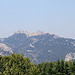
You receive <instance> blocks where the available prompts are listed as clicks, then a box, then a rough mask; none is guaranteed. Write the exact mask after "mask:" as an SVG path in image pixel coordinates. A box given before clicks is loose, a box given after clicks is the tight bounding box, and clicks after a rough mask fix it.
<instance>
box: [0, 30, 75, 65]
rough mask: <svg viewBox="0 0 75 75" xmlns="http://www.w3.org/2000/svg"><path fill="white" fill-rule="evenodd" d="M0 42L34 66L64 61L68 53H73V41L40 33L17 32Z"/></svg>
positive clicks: (74, 43) (74, 42)
mask: <svg viewBox="0 0 75 75" xmlns="http://www.w3.org/2000/svg"><path fill="white" fill-rule="evenodd" d="M0 42H1V43H4V44H6V45H7V46H8V47H10V48H12V51H13V52H15V53H21V54H24V55H25V56H28V57H29V58H30V59H31V61H32V62H34V63H35V64H38V63H42V62H47V61H56V60H57V59H58V58H59V59H62V58H64V59H65V56H66V55H67V54H68V53H70V52H72V53H74V52H75V40H74V39H69V38H62V37H58V36H57V35H54V34H50V33H44V32H40V31H39V32H35V33H29V32H26V31H25V32H24V31H18V32H16V33H15V34H13V35H12V36H10V37H8V38H4V39H1V40H0Z"/></svg>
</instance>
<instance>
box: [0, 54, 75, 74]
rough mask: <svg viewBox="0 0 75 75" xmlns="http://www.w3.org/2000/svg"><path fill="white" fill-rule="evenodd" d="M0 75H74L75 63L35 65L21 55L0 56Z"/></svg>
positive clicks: (59, 62) (60, 62) (61, 62)
mask: <svg viewBox="0 0 75 75" xmlns="http://www.w3.org/2000/svg"><path fill="white" fill-rule="evenodd" d="M0 75H75V61H73V62H72V61H70V62H64V60H63V59H62V60H61V61H59V60H57V61H56V62H46V63H41V64H38V65H35V64H34V63H32V62H30V59H29V58H28V57H24V56H23V55H21V54H15V53H13V54H12V55H10V56H9V55H7V56H0Z"/></svg>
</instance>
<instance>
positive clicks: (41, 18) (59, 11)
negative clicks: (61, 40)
mask: <svg viewBox="0 0 75 75" xmlns="http://www.w3.org/2000/svg"><path fill="white" fill-rule="evenodd" d="M19 29H21V30H24V31H28V32H35V31H37V30H41V31H45V32H50V33H52V34H56V35H59V36H61V37H67V38H74V39H75V0H0V38H1V37H6V36H9V35H11V34H13V33H14V32H15V31H18V30H19Z"/></svg>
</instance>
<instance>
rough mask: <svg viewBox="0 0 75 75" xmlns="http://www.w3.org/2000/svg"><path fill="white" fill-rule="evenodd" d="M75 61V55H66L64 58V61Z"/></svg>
mask: <svg viewBox="0 0 75 75" xmlns="http://www.w3.org/2000/svg"><path fill="white" fill-rule="evenodd" d="M70 60H71V61H73V60H75V53H68V54H67V55H66V57H65V61H70Z"/></svg>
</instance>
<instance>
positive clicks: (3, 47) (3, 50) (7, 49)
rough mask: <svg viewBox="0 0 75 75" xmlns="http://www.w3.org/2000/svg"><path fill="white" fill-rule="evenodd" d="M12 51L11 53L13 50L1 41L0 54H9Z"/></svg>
mask: <svg viewBox="0 0 75 75" xmlns="http://www.w3.org/2000/svg"><path fill="white" fill-rule="evenodd" d="M12 53H13V51H12V49H11V48H10V47H8V46H6V45H5V44H3V43H0V55H9V54H12Z"/></svg>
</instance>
